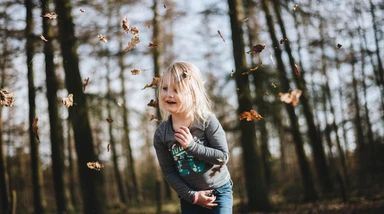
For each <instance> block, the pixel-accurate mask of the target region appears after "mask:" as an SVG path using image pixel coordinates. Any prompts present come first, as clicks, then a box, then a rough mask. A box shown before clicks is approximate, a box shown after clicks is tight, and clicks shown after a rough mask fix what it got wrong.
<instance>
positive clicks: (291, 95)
mask: <svg viewBox="0 0 384 214" xmlns="http://www.w3.org/2000/svg"><path fill="white" fill-rule="evenodd" d="M301 93H302V91H301V90H299V89H295V90H293V91H291V92H288V93H279V96H280V101H282V102H285V103H287V104H291V105H292V106H296V104H297V101H298V99H299V97H300V96H301Z"/></svg>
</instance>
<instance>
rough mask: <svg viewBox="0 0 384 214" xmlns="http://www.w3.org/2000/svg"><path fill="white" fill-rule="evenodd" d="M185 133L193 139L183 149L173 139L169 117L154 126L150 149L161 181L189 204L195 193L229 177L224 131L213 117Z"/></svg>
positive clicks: (212, 115) (221, 182)
mask: <svg viewBox="0 0 384 214" xmlns="http://www.w3.org/2000/svg"><path fill="white" fill-rule="evenodd" d="M189 130H190V132H191V134H192V136H193V139H194V140H193V142H191V143H190V144H189V145H188V147H187V148H185V149H183V148H182V147H181V146H180V144H179V143H178V142H177V141H176V140H175V137H174V134H175V131H174V130H173V127H172V118H171V117H170V118H169V119H168V120H167V121H164V122H162V123H161V124H160V125H159V126H158V127H157V129H156V132H155V135H154V147H155V149H156V154H157V158H158V160H159V164H160V167H161V170H162V172H163V175H164V177H165V180H166V181H167V182H168V183H169V185H170V186H171V187H172V188H173V189H174V190H175V191H176V192H177V193H178V194H179V195H180V197H182V198H184V199H185V200H187V201H189V202H191V203H192V201H193V197H194V194H195V192H196V191H200V190H209V189H215V188H218V187H220V186H222V185H223V184H225V183H226V182H228V181H229V179H230V174H229V171H228V168H227V166H226V163H227V162H228V158H229V151H228V144H227V140H226V136H225V132H224V130H223V128H222V126H221V125H220V123H219V121H218V120H217V118H216V117H215V116H214V114H210V115H209V116H208V119H207V121H206V122H205V123H204V124H201V125H200V124H196V123H194V124H192V125H191V127H190V128H189Z"/></svg>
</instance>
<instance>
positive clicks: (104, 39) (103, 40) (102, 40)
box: [97, 34, 108, 42]
mask: <svg viewBox="0 0 384 214" xmlns="http://www.w3.org/2000/svg"><path fill="white" fill-rule="evenodd" d="M97 37H99V40H100V42H108V40H107V39H106V38H105V36H103V35H102V34H99V35H97Z"/></svg>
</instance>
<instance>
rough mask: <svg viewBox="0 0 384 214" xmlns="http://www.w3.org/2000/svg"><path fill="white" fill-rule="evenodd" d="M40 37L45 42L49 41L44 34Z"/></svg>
mask: <svg viewBox="0 0 384 214" xmlns="http://www.w3.org/2000/svg"><path fill="white" fill-rule="evenodd" d="M40 39H41V40H43V41H44V42H48V40H47V39H46V38H45V37H44V36H43V35H40Z"/></svg>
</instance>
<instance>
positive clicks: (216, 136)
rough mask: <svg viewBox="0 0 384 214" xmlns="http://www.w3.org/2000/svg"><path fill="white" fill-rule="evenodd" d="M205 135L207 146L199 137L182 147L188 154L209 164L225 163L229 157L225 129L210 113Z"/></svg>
mask: <svg viewBox="0 0 384 214" xmlns="http://www.w3.org/2000/svg"><path fill="white" fill-rule="evenodd" d="M207 123H208V124H207V127H206V129H205V135H206V138H207V140H208V142H209V147H207V146H204V142H201V141H200V140H199V139H196V140H193V141H191V142H190V143H189V145H188V146H187V147H186V148H184V150H185V151H186V152H188V154H190V155H193V156H194V157H196V158H198V159H200V160H203V161H205V162H207V163H210V164H216V165H220V164H226V163H227V162H228V159H229V150H228V143H227V139H226V135H225V131H224V129H223V127H222V126H221V124H220V122H219V120H218V119H217V118H216V117H215V116H214V115H211V116H210V117H209V120H208V122H207Z"/></svg>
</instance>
